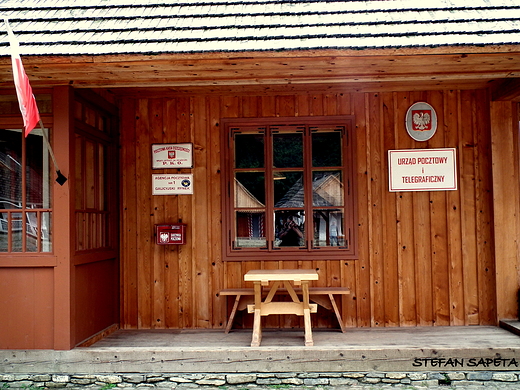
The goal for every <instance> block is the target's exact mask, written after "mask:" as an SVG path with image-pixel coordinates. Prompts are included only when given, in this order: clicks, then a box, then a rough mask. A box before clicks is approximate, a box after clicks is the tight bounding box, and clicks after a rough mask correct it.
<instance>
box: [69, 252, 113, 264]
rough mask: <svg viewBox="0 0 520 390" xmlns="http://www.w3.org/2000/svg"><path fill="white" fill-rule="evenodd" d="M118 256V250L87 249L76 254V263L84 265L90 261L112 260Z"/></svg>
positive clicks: (74, 261)
mask: <svg viewBox="0 0 520 390" xmlns="http://www.w3.org/2000/svg"><path fill="white" fill-rule="evenodd" d="M116 257H117V251H116V250H106V251H86V252H84V253H77V254H76V255H75V256H74V260H73V263H74V265H82V264H88V263H95V262H98V261H105V260H112V259H115V258H116Z"/></svg>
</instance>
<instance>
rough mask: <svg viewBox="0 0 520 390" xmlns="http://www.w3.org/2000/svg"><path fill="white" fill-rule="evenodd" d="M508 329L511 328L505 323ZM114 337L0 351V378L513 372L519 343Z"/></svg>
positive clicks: (411, 337)
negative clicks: (67, 347)
mask: <svg viewBox="0 0 520 390" xmlns="http://www.w3.org/2000/svg"><path fill="white" fill-rule="evenodd" d="M510 324H512V326H513V329H514V328H515V327H516V328H518V322H513V323H510ZM313 336H314V346H312V347H305V346H304V338H303V330H300V329H297V330H264V332H263V339H262V343H261V346H260V347H255V348H252V347H251V346H250V343H251V330H233V331H231V332H230V333H229V334H225V333H224V331H223V330H118V331H116V332H114V333H112V334H111V335H109V336H108V337H106V338H104V339H102V340H100V341H98V342H97V343H95V344H93V345H92V346H90V347H81V348H75V349H73V350H71V351H38V350H35V351H33V350H26V351H7V350H2V351H0V361H2V365H0V372H4V373H39V372H42V373H43V372H45V373H60V372H61V373H64V372H74V373H124V372H150V373H153V372H163V373H174V372H206V373H209V372H217V373H218V372H223V373H230V372H347V371H351V372H352V371H365V372H366V371H382V372H392V371H400V372H402V371H404V372H409V371H443V372H445V371H472V370H495V371H509V370H513V371H520V337H519V336H518V335H516V334H515V333H513V332H511V331H508V330H506V329H503V328H501V327H492V326H471V327H467V326H464V327H462V326H461V327H417V328H368V329H367V328H353V329H347V332H346V333H341V331H339V330H335V329H331V330H315V331H314V332H313Z"/></svg>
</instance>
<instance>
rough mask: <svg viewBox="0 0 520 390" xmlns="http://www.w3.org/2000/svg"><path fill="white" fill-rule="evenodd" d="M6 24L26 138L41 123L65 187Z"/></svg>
mask: <svg viewBox="0 0 520 390" xmlns="http://www.w3.org/2000/svg"><path fill="white" fill-rule="evenodd" d="M4 23H5V26H6V28H7V35H8V38H9V46H10V47H11V62H12V65H13V79H14V84H15V87H16V95H17V97H18V103H19V105H20V111H21V113H22V117H23V122H24V127H25V129H24V134H25V137H27V136H28V135H29V133H30V132H31V130H32V129H34V128H35V127H36V124H37V123H40V127H41V129H42V135H43V139H44V140H45V143H46V146H47V150H48V151H49V154H50V155H51V158H52V162H53V163H54V168H55V169H56V174H57V175H58V177H57V179H56V181H57V182H58V184H59V185H63V184H65V182H66V181H67V178H66V177H65V176H63V175H62V173H61V172H60V169H59V168H58V163H57V162H56V158H55V157H54V152H53V151H52V147H51V144H50V142H49V139H48V138H47V134H46V133H45V127H44V126H43V122H42V119H41V117H40V113H39V112H38V105H37V104H36V98H35V97H34V94H33V92H32V88H31V84H30V83H29V78H28V77H27V74H26V73H25V69H24V67H23V64H22V59H21V58H20V53H19V45H18V41H17V40H16V37H15V36H14V33H13V31H12V30H11V26H9V20H8V19H7V18H4Z"/></svg>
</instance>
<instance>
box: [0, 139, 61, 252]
mask: <svg viewBox="0 0 520 390" xmlns="http://www.w3.org/2000/svg"><path fill="white" fill-rule="evenodd" d="M23 148H25V156H26V157H25V161H23V156H24V154H23V152H22V151H23ZM50 169H51V164H50V162H49V153H48V149H47V145H46V143H45V142H43V134H42V130H41V129H34V130H33V131H32V132H31V133H30V134H29V135H28V136H27V137H26V138H24V136H23V132H22V130H21V129H0V252H50V251H52V243H51V236H50V222H51V212H50V210H45V209H50V207H51V198H50V192H51V177H52V174H51V173H52V172H51V170H50ZM23 190H25V195H24V191H23Z"/></svg>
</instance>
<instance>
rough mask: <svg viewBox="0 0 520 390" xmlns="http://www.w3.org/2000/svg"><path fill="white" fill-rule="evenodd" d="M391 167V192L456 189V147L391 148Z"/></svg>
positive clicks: (389, 157) (389, 161) (389, 155)
mask: <svg viewBox="0 0 520 390" xmlns="http://www.w3.org/2000/svg"><path fill="white" fill-rule="evenodd" d="M388 171H389V172H388V173H389V190H390V191H391V192H397V191H449V190H456V189H457V161H456V153H455V148H446V149H409V150H389V151H388Z"/></svg>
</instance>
